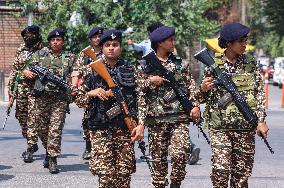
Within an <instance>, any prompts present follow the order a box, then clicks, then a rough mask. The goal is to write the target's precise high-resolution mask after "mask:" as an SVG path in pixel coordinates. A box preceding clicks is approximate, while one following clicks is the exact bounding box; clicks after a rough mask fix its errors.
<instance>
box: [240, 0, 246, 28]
mask: <svg viewBox="0 0 284 188" xmlns="http://www.w3.org/2000/svg"><path fill="white" fill-rule="evenodd" d="M240 3H241V23H242V24H244V25H246V6H247V4H246V0H241V2H240Z"/></svg>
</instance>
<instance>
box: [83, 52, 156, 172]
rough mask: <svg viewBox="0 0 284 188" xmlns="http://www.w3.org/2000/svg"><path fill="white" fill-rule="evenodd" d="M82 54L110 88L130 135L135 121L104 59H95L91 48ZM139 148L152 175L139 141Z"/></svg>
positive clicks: (110, 93) (142, 142)
mask: <svg viewBox="0 0 284 188" xmlns="http://www.w3.org/2000/svg"><path fill="white" fill-rule="evenodd" d="M83 52H84V53H85V54H86V55H87V56H88V57H90V58H91V59H92V60H93V61H94V62H92V63H90V64H89V65H90V67H91V68H92V69H93V70H95V71H96V72H97V73H98V75H99V76H100V77H101V78H102V79H103V80H104V81H105V82H106V83H107V85H108V87H109V88H110V91H111V92H108V93H109V95H110V96H114V98H115V99H116V100H117V102H118V103H119V106H120V109H121V112H122V114H123V117H124V123H125V124H126V126H127V128H128V129H129V131H130V134H131V133H132V131H133V129H134V128H135V127H136V126H137V123H136V121H135V120H134V119H133V118H132V116H131V114H130V113H129V110H128V107H127V104H126V102H125V99H124V96H123V95H122V92H121V89H120V87H119V86H117V85H116V84H115V82H114V80H113V79H112V77H111V76H110V74H109V72H108V70H107V68H106V66H105V64H104V62H105V60H104V58H100V59H97V57H96V54H95V53H94V52H93V51H92V48H91V47H87V48H85V49H84V50H83ZM138 144H139V146H138V147H139V148H140V150H141V152H142V154H143V155H144V157H145V159H146V162H147V164H148V167H149V169H150V171H151V173H152V171H153V170H152V166H151V164H150V161H149V159H148V158H147V157H146V155H145V151H146V148H145V142H144V141H140V142H139V143H138Z"/></svg>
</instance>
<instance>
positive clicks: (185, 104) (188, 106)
mask: <svg viewBox="0 0 284 188" xmlns="http://www.w3.org/2000/svg"><path fill="white" fill-rule="evenodd" d="M143 59H144V60H145V61H146V62H151V66H153V68H155V69H157V70H159V72H160V73H161V74H162V76H163V77H164V78H165V79H167V80H169V82H168V83H167V84H168V85H169V86H170V87H171V88H172V89H173V90H174V93H175V95H176V97H177V99H178V101H179V102H180V104H181V106H182V108H183V110H184V111H185V112H186V113H187V114H189V113H190V112H191V110H192V108H193V105H192V102H191V101H190V100H189V98H188V95H187V94H186V93H185V92H184V91H183V90H182V87H181V86H180V84H179V82H178V81H177V80H176V79H175V77H174V73H173V72H171V71H169V70H167V69H166V68H165V67H164V66H163V65H162V64H161V62H160V60H159V59H158V58H157V56H156V54H155V52H154V51H152V52H150V53H148V54H147V55H145V56H143ZM195 125H197V127H198V129H199V130H200V132H201V133H202V135H203V137H204V138H205V139H206V141H207V143H208V144H209V145H210V141H209V138H208V137H207V135H206V133H205V132H204V130H203V129H202V127H201V126H200V124H199V123H195Z"/></svg>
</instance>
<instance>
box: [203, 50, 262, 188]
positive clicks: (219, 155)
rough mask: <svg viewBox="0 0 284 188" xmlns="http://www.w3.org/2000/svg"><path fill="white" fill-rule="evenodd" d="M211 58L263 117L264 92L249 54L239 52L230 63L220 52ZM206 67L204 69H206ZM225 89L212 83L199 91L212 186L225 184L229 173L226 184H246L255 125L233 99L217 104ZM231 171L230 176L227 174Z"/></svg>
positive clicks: (253, 148)
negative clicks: (207, 129) (232, 62)
mask: <svg viewBox="0 0 284 188" xmlns="http://www.w3.org/2000/svg"><path fill="white" fill-rule="evenodd" d="M215 62H216V63H217V64H218V65H219V67H220V68H221V70H222V71H223V72H225V73H227V74H229V75H231V78H232V80H233V82H234V83H235V84H236V86H237V88H238V91H239V92H240V94H241V95H242V96H243V97H244V98H245V99H246V101H247V103H248V104H249V106H250V107H251V108H252V109H253V110H254V111H255V112H256V114H257V116H258V118H259V122H264V120H265V116H266V113H265V93H264V89H263V81H262V77H261V74H260V71H259V69H258V68H257V65H256V63H255V61H254V60H253V58H252V57H250V56H248V55H241V56H239V58H238V59H237V62H236V63H235V64H234V65H233V64H231V63H229V62H228V61H227V59H226V57H225V55H224V54H216V57H215ZM210 71H211V70H210V69H208V68H207V70H206V73H208V72H209V74H211V73H210ZM225 93H227V91H226V90H225V88H223V87H222V86H219V85H216V86H215V87H214V88H213V89H212V90H210V91H208V92H207V93H204V94H203V97H204V98H203V99H201V101H206V107H205V112H204V113H203V115H204V120H205V125H207V126H208V127H209V130H210V131H209V134H210V139H211V148H212V158H211V160H212V173H211V180H212V183H213V187H216V188H226V187H228V181H229V177H230V187H234V188H241V187H248V178H249V177H250V176H251V173H252V167H253V162H254V153H255V128H254V127H253V126H252V125H250V124H249V123H248V122H247V121H246V120H245V119H244V117H243V115H242V114H241V113H240V111H239V110H238V108H237V107H236V105H235V103H234V102H233V101H230V102H229V103H228V104H227V105H226V106H225V107H223V108H221V107H220V106H219V105H218V101H220V99H221V98H222V97H223V96H224V95H225ZM230 175H231V176H230Z"/></svg>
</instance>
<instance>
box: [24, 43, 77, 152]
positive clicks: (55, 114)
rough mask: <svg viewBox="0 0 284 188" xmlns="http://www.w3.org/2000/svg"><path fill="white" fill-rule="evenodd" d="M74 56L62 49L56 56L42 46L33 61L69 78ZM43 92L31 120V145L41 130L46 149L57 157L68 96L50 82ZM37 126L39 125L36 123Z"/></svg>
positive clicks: (29, 133)
mask: <svg viewBox="0 0 284 188" xmlns="http://www.w3.org/2000/svg"><path fill="white" fill-rule="evenodd" d="M74 61H75V59H74V55H73V54H71V53H67V52H62V53H61V54H60V55H59V56H55V55H54V54H53V53H52V50H51V49H48V48H43V49H42V50H40V51H38V52H37V53H35V55H34V57H33V63H34V64H38V65H40V66H42V67H46V68H48V69H49V70H50V71H51V72H53V73H54V74H55V75H58V76H62V77H64V78H65V80H67V81H70V73H71V71H72V66H73V64H74ZM44 89H45V91H44V94H43V95H41V96H36V97H35V100H36V101H35V106H34V108H32V110H33V113H32V114H35V115H33V116H29V120H28V135H30V136H29V138H28V145H29V146H32V145H33V144H34V141H35V136H36V135H35V133H36V132H37V131H38V133H39V137H40V138H41V140H42V144H43V146H44V148H45V149H46V150H47V153H48V155H49V156H50V157H57V156H59V155H60V152H61V136H62V129H63V126H64V122H65V117H66V110H67V108H68V103H69V101H68V98H66V95H65V94H63V93H62V92H60V90H59V89H58V88H57V87H54V86H53V85H52V84H50V83H47V84H46V85H45V88H44ZM33 125H36V126H33Z"/></svg>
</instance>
